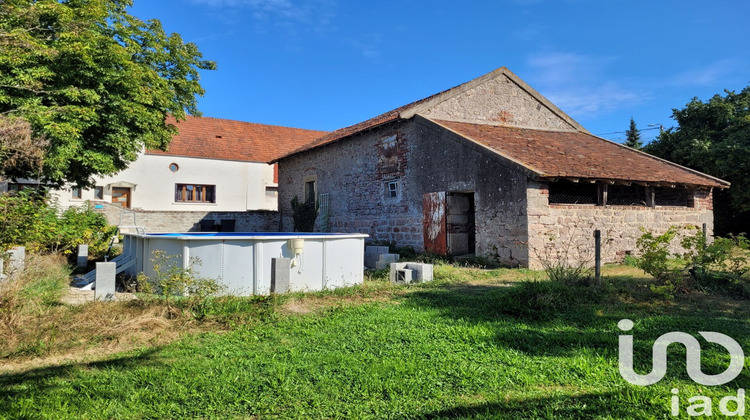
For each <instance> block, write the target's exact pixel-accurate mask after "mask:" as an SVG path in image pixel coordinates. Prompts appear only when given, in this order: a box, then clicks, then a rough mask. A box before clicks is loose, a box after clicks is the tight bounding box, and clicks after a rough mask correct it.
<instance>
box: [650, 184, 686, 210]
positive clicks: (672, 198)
mask: <svg viewBox="0 0 750 420" xmlns="http://www.w3.org/2000/svg"><path fill="white" fill-rule="evenodd" d="M654 200H655V201H656V205H657V206H675V207H688V191H687V190H686V189H685V188H669V187H656V188H654Z"/></svg>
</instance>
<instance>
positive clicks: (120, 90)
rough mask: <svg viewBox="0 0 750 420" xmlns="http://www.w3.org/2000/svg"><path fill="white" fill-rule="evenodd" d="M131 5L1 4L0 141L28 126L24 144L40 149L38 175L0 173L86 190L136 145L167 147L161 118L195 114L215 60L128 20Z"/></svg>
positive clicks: (87, 1) (153, 25) (76, 1)
mask: <svg viewBox="0 0 750 420" xmlns="http://www.w3.org/2000/svg"><path fill="white" fill-rule="evenodd" d="M129 6H132V0H3V1H0V116H3V117H4V118H3V119H2V120H0V135H1V134H2V133H3V132H4V130H3V128H4V127H6V126H12V125H14V124H15V125H17V124H19V121H21V124H23V123H28V124H29V126H30V130H31V133H30V136H31V138H32V139H33V141H30V144H32V145H36V146H37V147H41V148H42V149H43V152H44V153H43V167H42V169H41V172H40V171H39V170H38V169H36V168H34V167H35V165H33V164H19V165H6V166H8V167H3V168H2V172H0V175H6V176H9V177H38V178H41V179H42V180H44V181H47V182H52V183H57V184H62V183H63V182H66V181H68V182H73V183H77V184H79V185H82V186H83V185H90V184H89V182H90V179H91V176H92V175H96V174H113V173H116V172H118V171H120V170H122V169H124V168H125V167H126V166H127V165H128V163H130V162H132V161H133V160H134V159H135V158H136V157H137V153H138V152H139V151H140V150H141V149H142V148H143V147H146V148H151V149H162V150H164V149H166V147H167V145H168V144H169V141H170V140H171V138H172V136H173V135H174V134H175V133H176V132H177V130H176V128H175V127H174V126H173V125H170V124H168V123H167V122H166V118H167V116H168V115H172V116H174V117H175V119H177V120H178V121H179V120H182V119H184V118H185V115H186V114H193V115H199V112H198V110H197V108H196V105H197V98H196V96H197V95H202V94H203V93H204V91H203V88H202V87H201V86H200V83H199V70H201V69H203V70H209V69H215V67H216V65H215V63H213V62H211V61H206V60H203V59H202V55H201V53H200V52H199V51H198V48H197V47H196V46H195V44H192V43H184V42H183V41H182V39H181V37H180V35H179V34H171V35H167V34H166V33H165V32H164V30H163V28H162V26H161V23H160V22H159V21H158V20H149V21H146V22H144V21H141V20H140V19H138V18H136V17H134V16H131V15H130V14H128V13H127V10H126V9H127V8H128V7H129ZM5 131H8V130H5ZM16 135H17V133H16ZM7 143H8V141H7V139H0V145H1V144H7ZM0 149H2V147H0ZM6 149H7V148H6ZM0 152H4V153H6V154H7V153H10V152H8V150H5V151H3V150H0ZM11 152H12V151H11ZM13 153H15V152H13Z"/></svg>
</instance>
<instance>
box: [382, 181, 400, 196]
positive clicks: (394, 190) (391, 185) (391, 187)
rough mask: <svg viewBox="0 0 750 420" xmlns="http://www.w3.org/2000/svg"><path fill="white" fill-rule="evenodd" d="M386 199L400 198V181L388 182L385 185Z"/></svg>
mask: <svg viewBox="0 0 750 420" xmlns="http://www.w3.org/2000/svg"><path fill="white" fill-rule="evenodd" d="M385 197H386V198H396V197H398V181H388V182H386V183H385Z"/></svg>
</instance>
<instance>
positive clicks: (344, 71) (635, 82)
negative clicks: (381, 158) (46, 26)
mask: <svg viewBox="0 0 750 420" xmlns="http://www.w3.org/2000/svg"><path fill="white" fill-rule="evenodd" d="M131 12H132V13H133V14H135V15H136V16H138V17H139V18H141V19H144V20H145V19H151V18H155V19H159V20H161V22H162V23H163V24H164V27H165V29H166V31H167V32H178V33H180V34H181V35H182V36H183V38H184V40H185V41H190V42H195V43H196V44H198V46H199V48H200V50H201V51H202V52H203V54H204V57H205V58H207V59H211V60H215V61H216V62H217V63H218V70H217V71H213V72H203V73H202V83H203V86H204V87H205V89H206V95H205V96H204V97H203V98H201V99H200V102H199V108H200V110H201V111H202V112H203V114H204V115H206V116H211V117H218V118H228V119H236V120H241V121H250V122H258V123H264V124H276V125H284V126H290V127H301V128H310V129H319V130H335V129H337V128H341V127H344V126H348V125H351V124H355V123H358V122H360V121H363V120H366V119H368V118H370V117H373V116H375V115H378V114H380V113H383V112H386V111H389V110H391V109H393V108H396V107H398V106H401V105H404V104H407V103H409V102H412V101H414V100H417V99H421V98H423V97H426V96H428V95H431V94H433V93H437V92H439V91H441V90H445V89H447V88H450V87H453V86H455V85H458V84H461V83H463V82H466V81H468V80H470V79H473V78H475V77H478V76H481V75H482V74H485V73H488V72H490V71H492V70H494V69H496V68H498V67H501V66H506V67H508V68H509V69H510V70H511V71H512V72H514V73H516V74H517V75H518V76H520V77H521V78H522V79H523V80H525V81H526V82H527V83H528V84H530V85H531V86H532V87H534V88H535V89H537V90H538V91H539V92H540V93H541V94H543V95H545V96H546V97H547V98H548V99H550V100H551V101H552V102H553V103H555V104H556V105H558V106H559V107H560V108H561V109H562V110H563V111H565V112H566V113H568V114H569V115H570V116H571V117H573V118H574V119H575V120H577V121H578V122H579V123H581V124H582V125H583V126H584V127H586V128H587V129H588V130H589V131H590V132H592V133H594V134H599V135H602V137H605V138H609V139H612V140H623V139H624V137H625V135H624V134H623V133H614V134H605V133H612V132H622V131H624V130H625V129H627V128H628V124H629V120H630V117H631V116H632V117H633V118H634V119H635V121H636V123H637V124H638V127H639V128H641V129H647V128H649V127H648V124H659V123H661V124H663V125H664V126H665V127H670V126H673V125H674V124H675V123H674V120H672V119H671V118H670V116H671V114H672V108H682V107H683V106H684V105H685V104H686V103H687V102H688V101H690V99H691V98H693V97H698V98H700V99H702V100H705V99H708V98H710V97H711V96H713V95H714V94H717V93H723V90H724V89H730V90H735V91H739V90H741V89H742V88H744V87H745V86H748V85H750V71H748V69H749V68H750V46H749V45H750V44H748V40H750V24H748V19H750V2H748V1H745V0H735V1H721V0H718V1H714V2H708V1H705V0H704V1H692V0H679V1H641V0H557V1H552V0H549V1H548V0H508V1H462V2H459V1H440V0H432V1H409V0H400V1H390V0H381V1H377V2H365V1H345V0H158V1H150V0H135V5H134V7H133V8H132V9H131ZM656 134H658V130H646V131H643V133H642V135H643V136H644V138H646V139H650V138H652V137H653V136H654V135H656Z"/></svg>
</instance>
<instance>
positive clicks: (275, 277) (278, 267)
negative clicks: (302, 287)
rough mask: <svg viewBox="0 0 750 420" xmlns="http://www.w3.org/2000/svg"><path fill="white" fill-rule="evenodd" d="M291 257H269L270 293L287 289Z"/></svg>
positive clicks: (283, 291) (284, 291) (286, 290)
mask: <svg viewBox="0 0 750 420" xmlns="http://www.w3.org/2000/svg"><path fill="white" fill-rule="evenodd" d="M291 264H292V259H291V258H271V293H286V292H288V291H289V278H290V277H291V276H290V271H291V269H290V267H291Z"/></svg>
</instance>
